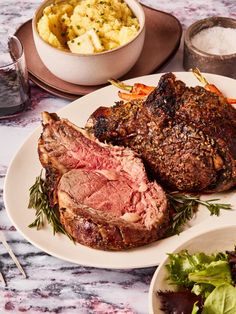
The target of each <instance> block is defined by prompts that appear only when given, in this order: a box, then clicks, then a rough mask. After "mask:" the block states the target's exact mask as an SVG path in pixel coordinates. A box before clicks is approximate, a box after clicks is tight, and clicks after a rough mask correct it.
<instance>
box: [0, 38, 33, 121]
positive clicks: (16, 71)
mask: <svg viewBox="0 0 236 314" xmlns="http://www.w3.org/2000/svg"><path fill="white" fill-rule="evenodd" d="M29 105H30V87H29V81H28V72H27V68H26V62H25V55H24V50H23V46H22V44H21V42H20V41H19V39H18V38H17V37H15V36H11V37H10V38H9V39H8V43H7V45H6V46H4V44H3V43H0V119H3V118H9V117H12V116H14V115H16V114H18V113H21V112H23V111H25V110H26V109H27V108H28V107H29Z"/></svg>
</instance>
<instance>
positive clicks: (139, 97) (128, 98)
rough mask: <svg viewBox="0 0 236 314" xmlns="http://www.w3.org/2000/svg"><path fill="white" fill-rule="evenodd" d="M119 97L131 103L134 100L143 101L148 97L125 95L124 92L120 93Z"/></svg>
mask: <svg viewBox="0 0 236 314" xmlns="http://www.w3.org/2000/svg"><path fill="white" fill-rule="evenodd" d="M118 96H119V97H120V98H121V99H123V100H126V101H130V100H134V99H143V98H144V97H146V96H147V95H145V94H134V93H130V94H129V93H124V92H121V91H119V92H118Z"/></svg>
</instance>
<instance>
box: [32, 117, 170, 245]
mask: <svg viewBox="0 0 236 314" xmlns="http://www.w3.org/2000/svg"><path fill="white" fill-rule="evenodd" d="M38 152H39V158H40V161H41V163H42V165H43V167H44V168H46V173H47V176H46V178H47V180H48V183H49V186H50V188H51V197H52V195H53V203H54V204H55V203H57V204H58V205H59V211H60V220H61V223H62V224H63V226H64V227H65V229H66V230H67V232H69V233H70V234H71V236H72V237H73V238H74V239H75V240H76V241H77V242H79V243H81V244H83V245H87V246H90V247H93V248H98V249H103V250H123V249H127V248H133V247H137V246H140V245H144V244H147V243H151V242H153V241H156V240H158V239H160V238H162V237H163V236H164V234H165V232H166V229H167V228H168V223H169V212H168V209H167V199H166V195H165V192H164V191H163V189H162V188H161V187H160V185H158V184H157V183H156V182H155V181H154V182H150V181H149V180H148V178H147V175H146V172H145V168H144V166H143V163H142V161H141V160H140V159H139V158H138V157H137V156H136V155H135V153H134V152H133V151H132V150H130V149H129V148H124V147H118V146H112V145H108V144H104V143H101V142H99V141H98V140H96V139H95V138H94V137H93V136H92V135H90V134H89V133H88V132H86V131H85V130H83V129H81V128H78V127H77V126H75V125H73V124H72V123H71V122H69V121H68V120H65V119H59V118H58V116H57V115H56V114H49V113H46V112H44V113H43V132H42V134H41V137H40V139H39V145H38Z"/></svg>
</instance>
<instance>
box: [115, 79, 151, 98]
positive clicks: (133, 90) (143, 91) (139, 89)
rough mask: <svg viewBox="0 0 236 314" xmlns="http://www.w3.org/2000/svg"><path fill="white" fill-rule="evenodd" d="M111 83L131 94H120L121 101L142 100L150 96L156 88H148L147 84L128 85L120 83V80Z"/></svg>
mask: <svg viewBox="0 0 236 314" xmlns="http://www.w3.org/2000/svg"><path fill="white" fill-rule="evenodd" d="M109 82H110V83H111V84H112V85H114V86H116V87H118V88H120V89H123V90H125V91H128V92H130V93H129V94H128V93H123V92H118V95H119V97H120V98H121V99H123V100H127V101H128V100H132V99H142V98H144V97H145V96H147V95H149V94H150V93H151V92H152V91H153V90H154V88H155V87H154V86H148V85H145V84H141V83H135V84H134V85H127V84H124V83H123V82H120V81H118V80H114V79H112V80H109Z"/></svg>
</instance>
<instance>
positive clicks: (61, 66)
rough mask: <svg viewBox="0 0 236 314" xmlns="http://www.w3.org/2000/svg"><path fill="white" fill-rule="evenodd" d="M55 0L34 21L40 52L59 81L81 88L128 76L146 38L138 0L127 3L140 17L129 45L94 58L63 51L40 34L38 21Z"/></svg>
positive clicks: (94, 55) (37, 45)
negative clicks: (137, 29) (136, 31)
mask: <svg viewBox="0 0 236 314" xmlns="http://www.w3.org/2000/svg"><path fill="white" fill-rule="evenodd" d="M53 2H54V0H46V1H44V2H42V4H41V5H40V6H39V7H38V9H37V10H36V12H35V15H34V17H33V21H32V27H33V37H34V43H35V46H36V49H37V52H38V54H39V56H40V58H41V60H42V62H43V63H44V65H45V66H46V67H47V68H48V69H49V70H50V71H51V72H52V73H53V74H54V75H55V76H57V77H59V78H60V79H62V80H64V81H67V82H70V83H74V84H80V85H98V84H103V83H106V82H107V80H108V79H110V78H119V77H121V76H122V75H124V74H125V73H127V72H128V71H129V70H130V69H131V68H132V67H133V65H134V64H135V63H136V61H137V60H138V57H139V56H140V53H141V51H142V48H143V43H144V37H145V14H144V11H143V8H142V6H141V5H140V4H139V3H138V2H137V1H136V0H125V2H126V3H127V5H128V6H129V7H130V9H131V10H132V11H133V13H134V15H135V16H136V17H137V18H138V20H139V24H140V29H139V31H138V33H137V35H136V36H135V37H134V38H133V39H132V40H131V41H130V42H128V43H127V44H125V45H123V46H120V47H118V48H116V49H114V50H109V51H105V52H101V53H96V54H92V55H88V54H87V55H86V54H76V53H72V52H66V51H62V50H60V49H57V48H54V47H52V46H50V45H49V44H48V43H46V42H45V41H44V40H43V39H42V38H41V37H40V36H39V34H38V31H37V22H38V20H39V19H40V17H41V16H42V14H43V10H44V8H45V7H46V6H48V5H50V4H52V3H53Z"/></svg>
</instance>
